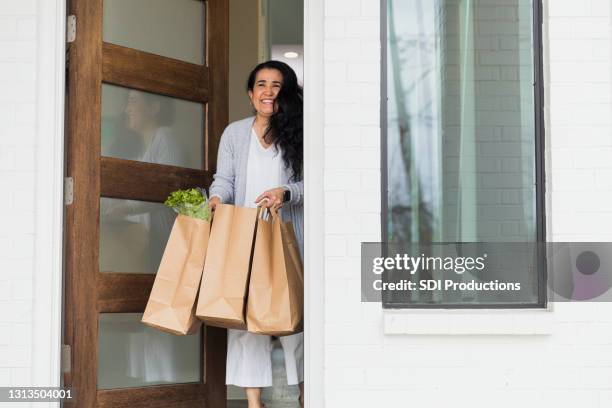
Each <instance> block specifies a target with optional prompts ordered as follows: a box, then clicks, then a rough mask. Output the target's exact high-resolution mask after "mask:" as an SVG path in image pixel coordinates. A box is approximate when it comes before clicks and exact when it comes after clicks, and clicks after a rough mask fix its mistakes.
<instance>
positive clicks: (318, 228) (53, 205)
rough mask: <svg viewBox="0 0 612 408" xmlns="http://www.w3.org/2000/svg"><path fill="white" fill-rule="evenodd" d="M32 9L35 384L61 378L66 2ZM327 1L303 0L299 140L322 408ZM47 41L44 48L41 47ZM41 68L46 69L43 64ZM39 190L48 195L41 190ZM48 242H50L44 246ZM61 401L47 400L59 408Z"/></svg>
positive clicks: (308, 320)
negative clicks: (302, 138) (34, 13)
mask: <svg viewBox="0 0 612 408" xmlns="http://www.w3.org/2000/svg"><path fill="white" fill-rule="evenodd" d="M38 4H39V8H38V11H37V22H38V24H37V27H38V29H37V42H38V44H39V47H38V51H37V57H38V58H37V61H38V63H37V71H38V79H39V80H38V83H37V105H38V111H37V124H38V126H37V134H38V135H43V134H44V135H46V137H45V138H42V137H39V138H38V140H37V144H38V145H37V149H38V154H37V159H38V162H37V163H38V166H39V167H38V170H37V176H36V181H37V185H38V187H37V194H39V195H38V196H39V197H50V199H49V200H44V201H43V200H40V201H39V202H38V203H37V208H36V211H37V215H39V216H38V217H37V221H36V231H37V234H36V235H37V238H36V252H35V254H36V264H35V268H34V277H35V279H34V294H35V296H36V299H37V302H36V305H35V307H34V313H33V314H34V317H33V333H35V334H38V332H40V335H35V336H33V338H34V344H33V356H34V358H33V360H32V367H33V372H34V373H35V374H34V381H35V383H37V384H41V385H50V386H59V385H60V383H61V373H60V371H61V369H60V362H61V353H60V350H61V333H62V327H63V322H62V315H61V310H62V303H63V302H62V299H63V286H62V279H63V271H62V262H63V248H62V245H60V242H61V241H60V240H61V239H62V234H63V217H62V213H63V196H64V183H63V182H64V179H63V174H64V166H65V161H64V150H63V146H64V115H65V108H64V90H65V81H64V79H65V41H66V35H65V33H66V25H65V23H66V20H65V16H66V12H65V10H66V0H45V1H39V2H38ZM324 17H325V13H324V0H305V1H304V54H305V58H304V82H305V84H306V85H307V86H306V87H305V92H304V129H305V133H306V134H307V135H309V136H308V137H306V138H305V143H304V157H305V164H304V177H305V180H304V184H305V187H304V188H305V191H306V194H305V202H304V215H305V222H304V225H305V242H304V244H305V248H304V249H305V256H304V267H305V268H306V271H305V272H306V273H305V286H304V300H305V316H304V326H305V328H306V335H305V348H306V361H305V379H306V390H305V392H306V406H307V407H309V408H313V407H321V408H322V407H324V406H325V404H324V400H325V398H324V369H323V367H324V351H325V349H324V332H325V331H324V318H325V314H324V296H323V294H324V241H323V240H322V239H321V237H322V236H323V235H324V223H323V219H324V218H323V215H324V214H323V209H322V208H321V206H320V205H318V204H319V199H318V198H316V197H322V196H323V194H324V189H323V186H322V185H321V184H320V182H319V181H320V180H322V178H323V160H322V158H323V153H324V143H323V130H324V126H323V118H324V107H323V106H322V104H321V103H320V102H321V101H323V100H324V88H323V78H324V75H323V67H324V65H323V63H324V58H323V45H324ZM42 45H46V46H42ZM43 67H44V69H43ZM40 193H48V195H47V194H44V195H41V194H40ZM49 242H52V243H54V245H52V246H51V247H49V244H48V243H49ZM58 405H59V404H58V403H52V402H50V403H48V406H49V407H57V406H58Z"/></svg>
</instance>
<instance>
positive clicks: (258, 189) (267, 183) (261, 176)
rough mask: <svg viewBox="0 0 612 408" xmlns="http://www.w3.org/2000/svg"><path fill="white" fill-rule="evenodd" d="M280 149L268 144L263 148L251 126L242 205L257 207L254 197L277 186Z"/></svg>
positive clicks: (281, 181) (280, 175)
mask: <svg viewBox="0 0 612 408" xmlns="http://www.w3.org/2000/svg"><path fill="white" fill-rule="evenodd" d="M282 162H283V160H282V154H281V151H280V150H278V151H277V149H276V148H275V147H274V145H271V146H269V147H268V148H267V149H266V148H264V147H263V146H262V145H261V143H260V142H259V138H258V137H257V133H255V129H253V128H251V142H250V144H249V156H248V159H247V177H246V191H245V197H244V205H245V206H246V207H252V208H255V207H257V204H255V199H256V198H257V197H259V195H261V193H263V192H264V191H266V190H270V189H273V188H276V187H279V186H281V185H282V184H283V180H282Z"/></svg>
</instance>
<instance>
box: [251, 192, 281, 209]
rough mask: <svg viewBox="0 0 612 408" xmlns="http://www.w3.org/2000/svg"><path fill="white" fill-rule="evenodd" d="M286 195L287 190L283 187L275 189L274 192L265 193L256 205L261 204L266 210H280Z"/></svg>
mask: <svg viewBox="0 0 612 408" xmlns="http://www.w3.org/2000/svg"><path fill="white" fill-rule="evenodd" d="M284 194H285V189H284V188H282V187H277V188H273V189H272V190H268V191H264V192H263V193H261V194H260V195H259V197H257V198H256V199H255V203H260V202H261V201H262V200H263V202H261V205H262V206H264V207H266V208H270V207H272V208H275V209H277V210H278V209H279V208H281V207H282V206H283V195H284Z"/></svg>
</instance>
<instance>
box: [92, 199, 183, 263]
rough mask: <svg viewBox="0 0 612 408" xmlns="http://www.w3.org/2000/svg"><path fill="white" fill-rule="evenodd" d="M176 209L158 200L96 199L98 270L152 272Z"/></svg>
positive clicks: (170, 227) (167, 235)
mask: <svg viewBox="0 0 612 408" xmlns="http://www.w3.org/2000/svg"><path fill="white" fill-rule="evenodd" d="M175 217H176V213H175V212H174V211H173V210H172V209H170V208H168V207H166V206H165V205H163V204H161V203H151V202H146V201H137V200H122V199H115V198H101V199H100V271H101V272H131V273H156V272H157V268H158V267H159V263H160V261H161V257H162V255H163V253H164V249H165V247H166V242H167V241H168V237H169V236H170V231H171V230H172V225H173V223H174V218H175Z"/></svg>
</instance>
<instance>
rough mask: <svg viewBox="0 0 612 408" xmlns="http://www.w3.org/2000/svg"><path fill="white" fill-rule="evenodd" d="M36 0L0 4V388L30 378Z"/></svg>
mask: <svg viewBox="0 0 612 408" xmlns="http://www.w3.org/2000/svg"><path fill="white" fill-rule="evenodd" d="M35 21H36V1H35V0H20V1H2V2H0V89H2V91H1V92H0V190H1V191H2V199H0V209H1V212H0V225H1V226H2V228H0V386H9V385H24V384H25V385H27V384H29V383H30V382H31V381H32V373H31V366H32V361H31V357H32V343H33V342H32V302H33V300H32V299H33V296H32V293H33V284H32V271H33V261H34V238H35V236H34V232H35V231H34V217H35V214H34V203H35V201H34V200H35V198H36V196H35V190H34V188H35V187H34V185H35V183H34V179H35V160H34V158H35V154H36V151H35V147H36V146H35V135H36V65H35V64H36V26H35Z"/></svg>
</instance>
